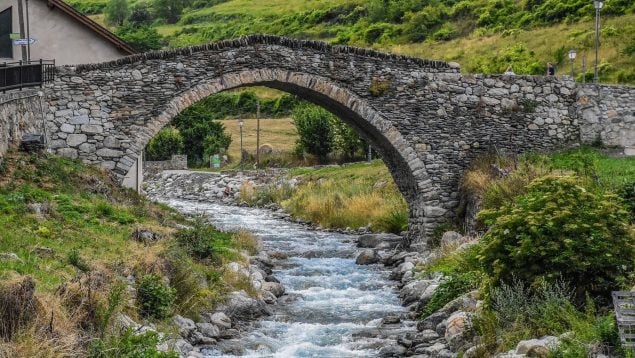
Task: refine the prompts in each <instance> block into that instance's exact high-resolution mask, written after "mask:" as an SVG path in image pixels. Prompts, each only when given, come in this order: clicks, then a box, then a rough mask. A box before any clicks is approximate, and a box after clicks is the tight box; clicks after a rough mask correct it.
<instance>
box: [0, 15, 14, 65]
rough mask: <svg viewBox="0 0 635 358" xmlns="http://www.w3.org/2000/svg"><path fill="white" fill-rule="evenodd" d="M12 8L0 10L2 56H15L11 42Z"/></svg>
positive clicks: (0, 55) (0, 47)
mask: <svg viewBox="0 0 635 358" xmlns="http://www.w3.org/2000/svg"><path fill="white" fill-rule="evenodd" d="M12 24H13V19H12V18H11V8H8V9H6V10H4V11H2V12H0V58H3V57H4V58H12V57H13V44H12V43H11V37H10V36H11V25H12Z"/></svg>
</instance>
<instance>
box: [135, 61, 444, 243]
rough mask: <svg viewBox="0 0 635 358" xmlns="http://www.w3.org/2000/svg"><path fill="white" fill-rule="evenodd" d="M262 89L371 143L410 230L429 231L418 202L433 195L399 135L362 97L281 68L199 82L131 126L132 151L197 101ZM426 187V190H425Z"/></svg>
mask: <svg viewBox="0 0 635 358" xmlns="http://www.w3.org/2000/svg"><path fill="white" fill-rule="evenodd" d="M249 86H266V87H271V88H275V89H279V90H282V91H285V92H288V93H291V94H294V95H297V96H298V97H300V98H302V99H305V100H307V101H310V102H312V103H315V104H317V105H320V106H322V107H324V108H326V109H328V110H329V111H331V112H333V113H334V114H336V115H337V116H339V117H340V118H341V119H342V120H343V121H344V122H346V123H347V124H349V125H350V126H352V127H353V128H354V129H355V130H356V131H357V132H358V133H359V134H360V136H361V137H362V138H364V139H365V140H367V141H368V142H369V143H372V145H373V146H374V148H375V149H376V150H377V151H378V152H379V154H380V155H381V157H382V159H383V160H384V162H385V163H386V165H387V166H388V168H389V170H390V173H391V175H392V177H393V179H394V180H395V183H396V184H397V187H398V188H399V190H400V192H401V193H402V194H403V195H404V198H405V199H406V202H407V203H408V207H409V212H410V230H411V231H412V232H413V233H415V232H417V233H423V234H425V233H429V231H430V230H428V229H427V228H426V227H425V225H422V220H421V219H422V216H423V215H424V214H425V212H424V210H423V208H424V207H425V205H424V206H422V204H425V201H426V198H428V197H431V196H432V195H434V194H433V193H431V192H430V190H428V191H427V192H426V193H422V192H421V190H420V185H419V184H420V183H425V182H426V181H427V179H428V178H427V177H428V174H427V172H426V170H425V165H424V163H423V162H422V161H421V159H420V158H419V157H418V156H417V155H416V153H415V151H414V150H413V148H411V146H410V145H409V144H408V142H407V141H406V140H405V138H404V137H403V136H402V134H401V133H400V132H399V131H398V130H397V128H395V127H394V126H393V125H392V124H391V122H390V121H388V120H387V119H386V118H384V116H383V115H382V114H381V113H379V112H377V111H376V110H375V109H374V108H373V107H372V106H371V105H370V104H368V103H367V102H366V101H365V100H364V99H362V98H360V97H359V96H357V95H355V94H354V93H352V92H350V91H348V90H346V89H344V88H341V87H339V86H337V85H336V84H334V83H332V82H331V81H329V80H328V79H327V78H324V77H320V76H316V75H311V74H306V73H299V72H293V71H288V70H283V69H256V70H247V71H241V72H231V73H227V74H224V75H221V76H219V77H216V78H214V79H211V80H209V81H205V82H203V83H200V84H198V85H196V86H194V87H192V88H190V89H187V90H185V91H183V92H181V93H179V94H178V95H177V96H176V97H174V98H173V99H172V100H171V101H170V102H169V103H168V104H167V105H166V106H165V109H164V110H163V111H162V112H161V113H160V114H158V115H156V116H154V117H153V118H152V119H150V120H149V121H148V122H147V123H146V124H145V125H143V126H134V127H133V128H132V132H133V133H136V138H134V140H133V143H135V152H139V153H140V152H141V151H142V150H143V149H144V148H145V146H146V145H147V143H148V142H149V141H150V139H151V138H152V137H154V136H155V135H156V134H157V133H158V132H159V131H160V130H161V128H163V127H164V126H166V125H167V124H169V123H170V122H171V121H172V120H173V119H174V118H175V117H176V116H177V115H178V114H179V113H181V112H182V111H184V110H185V109H187V108H188V107H190V106H191V105H193V104H195V103H197V102H199V101H200V100H202V99H204V98H206V97H208V96H211V95H214V94H216V93H219V92H223V91H226V90H231V89H235V88H240V87H249ZM427 189H430V188H427Z"/></svg>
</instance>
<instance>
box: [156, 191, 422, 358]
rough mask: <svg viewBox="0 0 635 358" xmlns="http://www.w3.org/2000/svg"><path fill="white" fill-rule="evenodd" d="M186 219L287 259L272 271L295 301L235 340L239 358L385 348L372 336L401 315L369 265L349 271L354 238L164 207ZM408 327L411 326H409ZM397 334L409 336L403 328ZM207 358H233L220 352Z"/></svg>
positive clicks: (383, 279) (216, 210)
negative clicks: (202, 220)
mask: <svg viewBox="0 0 635 358" xmlns="http://www.w3.org/2000/svg"><path fill="white" fill-rule="evenodd" d="M167 204H169V205H171V206H172V207H175V208H177V209H179V210H181V211H183V212H186V213H202V214H204V215H206V216H208V217H209V218H210V219H211V221H212V222H213V223H214V224H215V225H216V226H217V227H219V228H221V229H224V230H238V229H247V230H249V231H251V232H252V233H254V234H256V235H257V236H258V237H259V238H260V239H261V240H262V243H263V246H264V248H265V249H266V250H268V251H271V252H273V251H277V252H283V253H285V254H287V255H288V256H289V259H288V260H284V261H283V262H281V263H280V264H279V265H277V267H276V268H275V269H274V276H275V277H277V278H278V279H279V280H280V282H281V283H282V284H283V285H284V286H285V288H286V292H287V293H289V294H293V295H298V296H299V298H298V299H296V300H289V302H288V303H286V304H284V305H278V306H276V314H275V315H274V316H271V317H265V318H264V319H263V320H262V321H260V322H258V323H256V325H255V328H254V330H253V331H252V332H250V333H248V334H247V335H246V336H245V337H244V338H242V339H241V342H242V344H243V347H244V348H245V354H244V355H243V356H245V357H281V358H282V357H284V358H286V357H329V358H340V357H341V358H348V357H373V356H375V355H376V354H377V352H378V351H379V349H380V348H381V347H383V346H385V345H386V344H388V343H390V342H389V341H387V340H386V339H385V338H382V337H379V333H377V332H378V328H377V327H378V326H379V325H380V322H381V318H382V317H385V316H387V315H391V314H400V313H403V312H404V308H403V307H401V306H400V304H399V299H398V297H397V295H396V292H395V291H394V288H393V287H394V283H392V282H390V281H389V280H388V275H389V272H388V271H386V270H383V269H381V268H379V267H377V266H375V265H371V266H359V265H357V264H355V252H356V248H355V245H354V237H353V236H350V235H343V234H339V233H330V232H320V231H312V230H308V229H306V228H305V227H303V226H301V225H299V224H295V223H291V222H288V221H284V220H281V219H279V218H276V217H275V216H274V215H272V213H271V212H269V211H266V210H261V209H256V208H242V207H235V206H226V205H220V204H214V203H202V202H194V201H186V200H169V201H167ZM410 323H411V322H410ZM401 329H404V330H408V329H412V328H411V327H410V326H409V325H407V326H405V327H402V328H401ZM204 353H205V354H206V355H207V356H209V357H234V356H229V355H224V354H222V353H221V352H219V351H215V350H208V351H206V352H204Z"/></svg>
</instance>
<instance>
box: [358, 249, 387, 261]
mask: <svg viewBox="0 0 635 358" xmlns="http://www.w3.org/2000/svg"><path fill="white" fill-rule="evenodd" d="M380 259H381V257H380V256H379V254H377V252H376V251H375V250H373V249H366V250H363V251H362V252H360V253H359V255H357V259H356V260H355V263H356V264H358V265H370V264H376V263H378V262H379V260H380Z"/></svg>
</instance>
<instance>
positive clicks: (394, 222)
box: [370, 207, 408, 234]
mask: <svg viewBox="0 0 635 358" xmlns="http://www.w3.org/2000/svg"><path fill="white" fill-rule="evenodd" d="M370 227H371V229H372V230H373V231H376V232H390V233H393V234H400V233H402V232H404V231H406V230H408V212H407V211H406V210H403V209H402V208H399V207H397V208H392V209H391V210H389V211H387V212H386V213H384V214H383V215H381V216H379V217H378V218H377V221H376V222H374V223H371V225H370Z"/></svg>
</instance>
